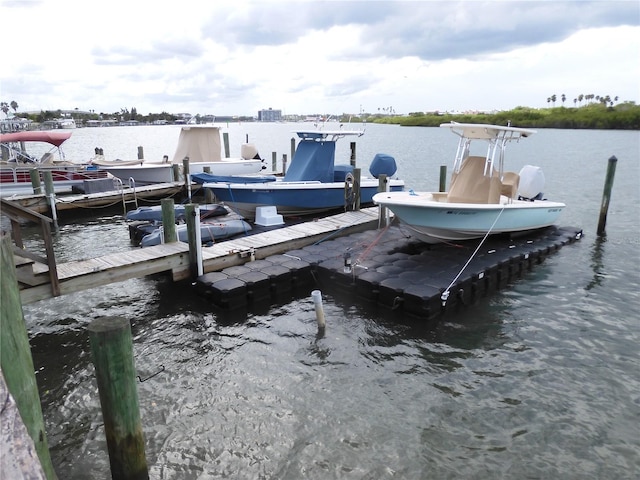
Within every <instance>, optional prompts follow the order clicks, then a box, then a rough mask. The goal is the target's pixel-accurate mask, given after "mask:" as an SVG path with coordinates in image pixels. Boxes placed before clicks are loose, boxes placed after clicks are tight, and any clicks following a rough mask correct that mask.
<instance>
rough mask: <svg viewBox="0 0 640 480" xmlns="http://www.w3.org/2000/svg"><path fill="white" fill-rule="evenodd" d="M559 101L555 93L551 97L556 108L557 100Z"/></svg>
mask: <svg viewBox="0 0 640 480" xmlns="http://www.w3.org/2000/svg"><path fill="white" fill-rule="evenodd" d="M557 99H558V97H557V95H556V94H555V93H554V94H553V95H551V101H552V102H553V106H554V107H555V106H556V100H557Z"/></svg>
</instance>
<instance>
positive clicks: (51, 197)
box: [42, 170, 58, 230]
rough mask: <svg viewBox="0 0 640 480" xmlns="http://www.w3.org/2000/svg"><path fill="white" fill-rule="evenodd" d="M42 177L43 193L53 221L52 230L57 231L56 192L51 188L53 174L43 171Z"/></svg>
mask: <svg viewBox="0 0 640 480" xmlns="http://www.w3.org/2000/svg"><path fill="white" fill-rule="evenodd" d="M42 176H43V177H44V191H45V195H46V197H47V204H48V205H49V208H51V219H52V220H53V228H54V230H58V212H57V210H56V191H55V188H54V187H53V174H52V173H51V172H50V171H48V170H45V171H44V172H42Z"/></svg>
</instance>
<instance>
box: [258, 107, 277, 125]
mask: <svg viewBox="0 0 640 480" xmlns="http://www.w3.org/2000/svg"><path fill="white" fill-rule="evenodd" d="M258 121H259V122H281V121H282V110H274V109H272V108H269V110H260V111H259V112H258Z"/></svg>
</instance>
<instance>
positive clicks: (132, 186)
mask: <svg viewBox="0 0 640 480" xmlns="http://www.w3.org/2000/svg"><path fill="white" fill-rule="evenodd" d="M116 181H117V182H118V184H119V187H120V188H119V190H120V193H121V194H122V210H123V211H124V215H126V214H127V203H133V204H134V205H135V206H136V208H138V194H137V192H136V181H135V179H134V178H133V177H129V185H128V189H129V191H130V192H132V193H133V198H131V200H127V196H126V195H125V191H124V185H123V183H122V180H121V179H120V178H116Z"/></svg>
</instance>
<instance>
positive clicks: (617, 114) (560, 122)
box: [368, 103, 640, 130]
mask: <svg viewBox="0 0 640 480" xmlns="http://www.w3.org/2000/svg"><path fill="white" fill-rule="evenodd" d="M368 121H369V122H372V123H383V124H384V123H386V124H394V125H401V126H413V127H437V126H438V125H440V124H441V123H447V122H451V121H454V122H460V123H489V124H494V125H507V124H509V123H511V125H514V126H518V127H528V128H567V129H591V130H640V106H638V105H636V104H635V103H622V104H620V105H616V106H611V107H607V106H604V105H602V104H592V105H586V106H584V107H578V108H565V107H554V108H547V109H534V108H529V107H516V108H514V109H513V110H506V111H501V112H495V113H473V114H450V113H443V114H440V113H421V112H418V113H412V114H409V115H408V116H376V117H375V118H373V119H371V118H370V119H368Z"/></svg>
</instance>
